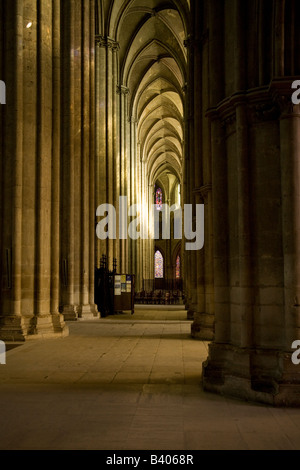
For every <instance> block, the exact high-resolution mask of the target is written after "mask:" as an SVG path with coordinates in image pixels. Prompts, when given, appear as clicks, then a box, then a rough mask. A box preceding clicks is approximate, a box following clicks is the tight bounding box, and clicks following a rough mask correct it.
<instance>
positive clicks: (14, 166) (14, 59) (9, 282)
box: [0, 0, 26, 341]
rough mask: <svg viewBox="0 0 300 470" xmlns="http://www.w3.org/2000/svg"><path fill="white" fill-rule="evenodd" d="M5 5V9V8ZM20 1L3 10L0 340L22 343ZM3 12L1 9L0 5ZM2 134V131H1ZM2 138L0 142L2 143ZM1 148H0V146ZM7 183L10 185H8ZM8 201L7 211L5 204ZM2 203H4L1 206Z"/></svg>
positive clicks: (21, 16)
mask: <svg viewBox="0 0 300 470" xmlns="http://www.w3.org/2000/svg"><path fill="white" fill-rule="evenodd" d="M6 6H7V5H5V7H6ZM23 7H24V5H23V1H21V0H17V1H16V2H14V4H13V5H12V6H11V8H9V9H7V8H5V10H4V12H3V11H2V13H3V15H5V21H6V25H7V28H6V34H5V50H6V52H7V53H6V61H5V66H4V68H5V76H4V77H3V78H4V80H5V82H6V83H7V84H8V83H9V84H10V86H9V87H7V89H6V105H1V106H2V108H3V107H4V106H5V108H4V110H3V111H4V112H5V113H6V116H7V117H6V124H5V130H4V132H5V134H4V135H5V137H6V141H5V146H4V148H3V147H2V148H3V155H4V160H3V161H4V165H3V189H2V191H3V193H2V194H3V196H4V203H3V206H2V214H1V215H2V220H5V221H6V224H7V225H6V227H7V228H6V230H5V232H4V236H3V237H2V243H3V246H2V247H1V248H2V256H3V261H2V263H3V262H4V266H3V268H2V276H3V280H4V282H3V284H2V286H1V289H2V295H1V313H0V315H1V317H0V338H1V339H3V340H5V341H7V340H19V341H22V340H24V339H25V336H26V327H25V322H24V319H23V318H22V314H21V312H22V309H21V297H22V279H21V276H22V274H21V273H22V199H23V197H22V193H23V190H22V181H23V33H24V24H23ZM2 8H3V5H2ZM2 132H3V131H2ZM3 137H4V136H3V134H2V139H1V140H2V142H4V140H3ZM2 145H3V144H2ZM8 182H10V185H9V184H8ZM10 200H11V207H10V206H9V205H8V204H7V201H10ZM5 202H6V203H5Z"/></svg>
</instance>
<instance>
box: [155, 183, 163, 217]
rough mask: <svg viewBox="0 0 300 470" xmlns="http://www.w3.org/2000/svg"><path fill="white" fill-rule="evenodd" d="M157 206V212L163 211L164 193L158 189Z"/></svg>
mask: <svg viewBox="0 0 300 470" xmlns="http://www.w3.org/2000/svg"><path fill="white" fill-rule="evenodd" d="M155 204H156V210H158V211H161V210H162V205H163V192H162V190H161V188H157V190H156V191H155Z"/></svg>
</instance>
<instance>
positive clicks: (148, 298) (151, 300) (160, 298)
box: [134, 290, 181, 305]
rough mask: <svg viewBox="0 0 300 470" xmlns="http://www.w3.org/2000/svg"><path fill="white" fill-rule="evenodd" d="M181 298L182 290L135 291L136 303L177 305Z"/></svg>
mask: <svg viewBox="0 0 300 470" xmlns="http://www.w3.org/2000/svg"><path fill="white" fill-rule="evenodd" d="M180 299H181V293H180V291H178V290H176V291H162V290H158V291H151V292H146V291H141V292H136V293H135V299H134V300H135V303H136V304H154V305H175V304H179V303H180Z"/></svg>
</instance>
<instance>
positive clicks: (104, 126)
mask: <svg viewBox="0 0 300 470" xmlns="http://www.w3.org/2000/svg"><path fill="white" fill-rule="evenodd" d="M118 49H119V44H118V43H117V42H116V41H114V40H112V39H111V38H108V37H104V36H101V35H99V36H96V129H97V131H96V139H97V140H96V174H95V179H96V181H95V185H96V187H95V192H96V204H97V207H98V206H99V205H101V204H111V205H113V206H114V207H115V209H116V213H117V220H118V213H119V209H118V205H119V204H118V202H119V195H120V166H119V165H120V160H119V158H120V155H119V141H118V139H119V129H118V126H119V117H118V106H119V105H118V100H117V85H118V76H117V70H118V67H117V51H118ZM117 228H118V224H117ZM117 238H118V237H117ZM102 254H105V255H106V256H107V258H108V262H109V268H110V269H112V267H113V259H114V258H117V257H118V256H119V240H112V239H109V238H107V239H106V240H104V241H102V242H101V241H98V242H97V257H98V259H97V263H99V260H100V258H101V256H102ZM117 261H118V260H117Z"/></svg>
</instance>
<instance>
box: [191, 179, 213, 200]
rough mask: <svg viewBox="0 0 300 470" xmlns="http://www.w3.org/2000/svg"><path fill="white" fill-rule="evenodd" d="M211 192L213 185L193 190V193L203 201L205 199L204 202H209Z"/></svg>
mask: <svg viewBox="0 0 300 470" xmlns="http://www.w3.org/2000/svg"><path fill="white" fill-rule="evenodd" d="M211 191H212V185H211V183H208V184H204V185H203V186H201V187H200V188H194V189H193V193H194V194H195V195H197V194H198V195H200V197H201V199H203V201H206V200H207V197H208V194H209V193H211Z"/></svg>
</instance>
